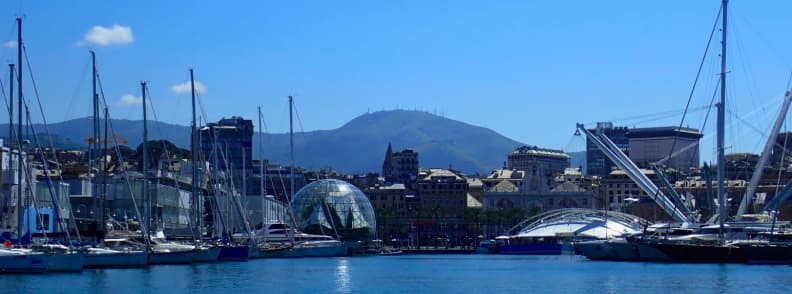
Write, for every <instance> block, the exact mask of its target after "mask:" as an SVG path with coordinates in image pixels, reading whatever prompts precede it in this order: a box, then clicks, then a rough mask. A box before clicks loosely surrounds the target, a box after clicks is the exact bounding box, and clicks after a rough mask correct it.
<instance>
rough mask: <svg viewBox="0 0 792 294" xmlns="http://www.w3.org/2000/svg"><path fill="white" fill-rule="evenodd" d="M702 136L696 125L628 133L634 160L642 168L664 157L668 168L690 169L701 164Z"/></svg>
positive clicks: (685, 170) (655, 128) (631, 158)
mask: <svg viewBox="0 0 792 294" xmlns="http://www.w3.org/2000/svg"><path fill="white" fill-rule="evenodd" d="M701 137H702V134H701V133H700V132H699V130H697V129H692V128H679V127H654V128H636V129H630V130H629V131H628V132H627V138H628V139H629V140H630V147H629V148H630V154H629V156H630V160H632V161H633V162H635V164H636V165H638V167H641V168H648V167H650V166H649V165H650V164H652V163H655V162H658V161H661V160H664V161H665V162H664V164H665V166H666V167H669V168H673V169H676V170H678V171H684V172H688V171H690V169H691V168H697V167H698V166H699V139H701ZM669 156H670V157H669ZM666 158H667V159H666Z"/></svg>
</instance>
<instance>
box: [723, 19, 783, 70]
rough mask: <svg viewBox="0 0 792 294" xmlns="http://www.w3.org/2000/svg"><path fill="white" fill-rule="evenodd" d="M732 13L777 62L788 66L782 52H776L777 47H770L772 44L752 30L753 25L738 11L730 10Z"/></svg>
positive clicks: (757, 31) (759, 33)
mask: <svg viewBox="0 0 792 294" xmlns="http://www.w3.org/2000/svg"><path fill="white" fill-rule="evenodd" d="M732 11H736V12H737V13H735V12H732V15H735V17H734V18H736V19H739V20H740V21H742V22H744V23H745V24H746V25H747V27H748V31H750V32H752V33H754V34H755V35H756V36H757V37H758V38H759V40H760V41H762V42H760V43H761V44H763V45H764V46H765V47H767V49H769V51H770V52H771V53H773V54H774V55H776V56H775V57H776V58H778V59H779V60H781V62H782V63H783V64H786V65H789V60H788V59H787V58H786V56H784V55H783V54H782V53H781V52H784V51H782V50H778V48H777V47H775V46H772V45H773V44H772V43H771V42H769V41H768V39H767V38H766V37H765V36H764V35H762V32H761V31H759V30H756V29H754V25H753V24H752V23H751V22H750V21H749V19H748V18H747V17H745V16H743V15H742V14H740V13H739V12H740V10H732Z"/></svg>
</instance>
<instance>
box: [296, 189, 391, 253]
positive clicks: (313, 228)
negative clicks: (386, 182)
mask: <svg viewBox="0 0 792 294" xmlns="http://www.w3.org/2000/svg"><path fill="white" fill-rule="evenodd" d="M291 209H292V211H293V212H294V217H295V218H296V222H297V225H298V226H299V227H300V230H301V231H303V232H305V233H309V234H322V235H329V236H336V235H337V236H338V238H339V239H340V240H341V241H362V242H364V243H368V242H369V241H371V240H372V239H374V237H375V236H376V228H377V220H376V217H375V216H374V208H373V207H372V206H371V202H369V199H368V197H366V194H363V192H362V191H360V189H358V188H357V187H355V186H354V185H352V184H350V183H347V182H345V181H341V180H335V179H327V180H318V181H316V182H313V183H310V184H308V185H306V186H305V187H303V188H302V189H300V191H297V193H295V194H294V197H293V198H292V202H291Z"/></svg>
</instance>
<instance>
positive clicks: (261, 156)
mask: <svg viewBox="0 0 792 294" xmlns="http://www.w3.org/2000/svg"><path fill="white" fill-rule="evenodd" d="M258 129H259V174H260V175H261V177H260V180H259V189H260V191H261V225H262V226H263V225H264V216H265V213H264V201H265V198H266V197H265V196H266V195H267V172H265V171H264V139H263V138H262V137H264V129H262V128H261V106H259V107H258Z"/></svg>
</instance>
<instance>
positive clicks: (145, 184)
mask: <svg viewBox="0 0 792 294" xmlns="http://www.w3.org/2000/svg"><path fill="white" fill-rule="evenodd" d="M140 91H141V92H142V95H143V203H145V204H144V206H143V210H144V211H145V218H146V219H145V220H144V222H143V224H145V226H146V230H151V195H149V187H148V160H149V159H148V121H147V120H146V82H145V81H143V82H140Z"/></svg>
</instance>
